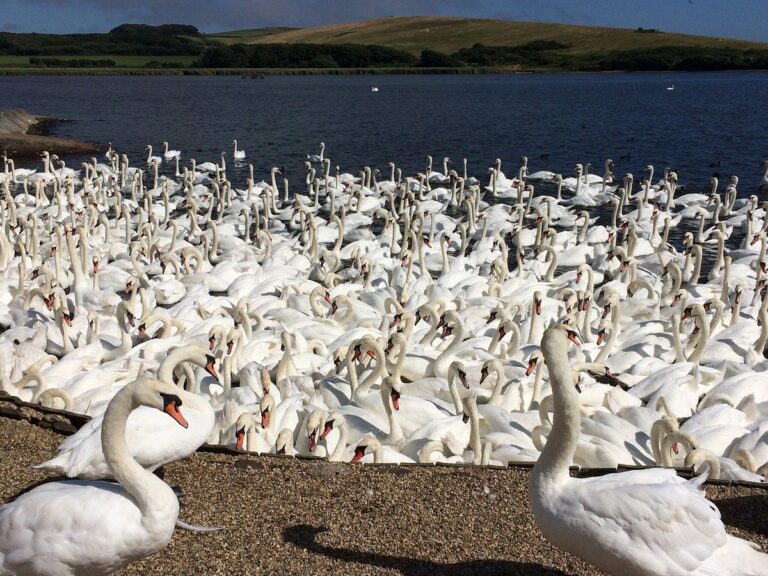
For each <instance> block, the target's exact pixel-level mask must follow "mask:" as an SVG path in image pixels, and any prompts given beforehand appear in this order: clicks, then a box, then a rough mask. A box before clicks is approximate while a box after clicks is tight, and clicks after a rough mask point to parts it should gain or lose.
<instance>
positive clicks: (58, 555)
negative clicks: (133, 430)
mask: <svg viewBox="0 0 768 576" xmlns="http://www.w3.org/2000/svg"><path fill="white" fill-rule="evenodd" d="M176 393H177V389H176V387H175V386H173V385H171V384H166V383H165V382H161V381H159V380H152V379H140V380H136V381H134V382H132V383H131V384H129V385H127V386H125V387H124V388H123V389H122V390H121V391H120V392H118V393H117V394H116V395H115V397H114V398H113V399H112V401H111V402H110V404H109V407H108V408H107V411H106V415H105V418H104V426H103V428H102V443H103V446H104V453H105V458H106V460H107V462H108V464H109V467H110V470H111V471H112V474H113V475H114V477H115V478H116V479H117V480H118V482H120V486H116V485H115V484H112V483H110V482H81V481H68V482H50V483H47V484H43V485H41V486H38V487H37V488H35V489H33V490H31V491H29V492H27V493H26V494H23V495H22V496H20V497H19V498H18V499H16V500H15V501H13V502H11V503H10V504H6V505H5V506H3V507H2V508H0V573H2V574H35V575H40V576H47V575H50V576H61V575H64V574H73V575H74V574H88V575H100V574H112V573H113V572H115V571H116V570H118V569H120V568H122V567H123V566H126V565H127V564H129V563H130V562H133V561H134V560H138V559H139V558H143V557H144V556H148V555H150V554H154V553H156V552H159V551H160V550H162V549H163V548H165V547H166V546H167V545H168V542H170V540H171V536H172V535H173V530H174V528H175V526H176V519H177V518H178V515H179V501H178V499H177V498H176V495H175V494H174V492H173V490H172V489H171V487H170V486H168V485H167V484H166V483H165V482H163V481H162V480H161V479H160V478H158V477H157V476H155V475H154V474H152V473H151V472H148V471H147V470H144V468H142V467H141V466H140V465H139V463H138V462H136V461H135V460H134V459H133V458H132V457H131V455H130V453H129V452H128V447H127V445H126V443H125V429H126V424H127V422H128V416H129V415H130V413H131V412H132V411H133V410H134V409H135V408H138V407H139V406H146V407H149V408H154V409H156V410H160V411H162V412H165V413H166V414H168V415H169V416H171V417H172V418H173V419H174V420H175V421H176V422H177V423H178V424H179V425H181V426H183V427H186V426H187V422H186V420H185V419H184V416H182V415H181V412H179V407H180V406H181V404H182V401H181V399H180V398H179V397H178V396H177V395H176ZM158 441H162V438H158Z"/></svg>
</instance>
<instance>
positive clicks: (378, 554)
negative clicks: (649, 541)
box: [0, 416, 768, 576]
mask: <svg viewBox="0 0 768 576" xmlns="http://www.w3.org/2000/svg"><path fill="white" fill-rule="evenodd" d="M62 439H63V436H61V435H60V434H58V433H56V432H54V431H53V430H49V429H44V428H42V427H40V426H39V425H35V424H31V423H30V422H28V421H26V420H14V419H9V418H5V417H2V416H0V477H2V478H3V481H2V482H0V502H6V501H7V500H9V499H10V498H12V497H13V496H14V495H16V494H18V493H19V492H20V491H21V490H23V489H25V488H26V487H29V486H30V485H33V484H34V483H35V482H40V481H42V480H44V479H46V478H49V477H50V476H51V475H50V474H48V473H45V472H41V471H38V470H34V469H32V468H31V465H32V464H35V463H37V462H41V461H43V460H45V459H46V458H48V457H50V456H52V455H53V454H54V452H55V448H56V447H57V446H58V444H59V443H60V442H61V440H62ZM528 474H529V471H528V470H527V469H524V468H509V469H485V468H477V469H472V468H463V467H462V468H451V467H442V466H438V467H393V466H372V465H352V464H334V463H329V462H324V461H316V460H297V459H293V458H278V457H269V456H255V455H241V456H235V455H230V454H225V453H217V452H198V453H196V454H195V455H194V456H193V457H191V458H188V459H186V460H184V461H181V462H177V463H174V464H172V465H170V466H168V467H166V468H165V470H164V478H165V480H166V481H167V482H168V483H170V484H172V485H178V486H180V487H181V489H182V490H183V492H184V496H183V497H182V502H183V506H184V509H183V510H182V512H181V518H182V519H183V520H184V521H186V522H189V523H192V524H199V525H207V526H223V527H225V529H224V530H222V531H220V532H214V533H208V534H195V533H191V532H188V531H184V530H179V529H177V530H176V533H175V535H174V537H173V540H172V541H171V544H170V545H169V547H168V548H167V549H166V550H165V551H163V552H161V553H159V554H157V555H155V556H152V557H149V558H145V559H144V560H143V561H141V562H136V563H134V564H132V565H131V566H129V567H128V568H126V569H124V570H122V571H121V572H119V574H122V575H129V574H130V575H145V574H147V575H148V574H162V575H186V574H189V575H196V576H197V575H201V574H203V575H210V574H222V575H224V574H226V575H242V574H275V575H285V574H296V575H302V576H311V575H318V576H329V575H337V574H338V575H345V576H347V575H358V574H359V575H368V574H376V575H379V574H383V575H386V574H402V575H405V576H422V575H424V576H427V575H429V576H442V575H445V576H459V575H462V576H464V575H466V576H474V575H489V576H495V575H502V574H504V575H557V574H567V575H573V576H576V575H596V574H601V572H599V571H597V570H595V569H594V568H591V567H590V566H589V565H587V564H585V563H584V562H582V561H581V560H578V559H576V558H574V557H573V556H570V555H568V554H566V553H564V552H560V551H559V550H558V549H556V548H555V547H553V546H551V545H549V544H548V543H547V542H546V541H544V539H543V537H542V536H541V535H540V534H539V532H538V530H537V529H536V527H535V525H534V522H533V517H532V515H531V511H530V508H529V506H528V499H527V496H526V485H527V478H528ZM707 493H708V495H709V497H710V498H712V499H713V500H714V501H715V503H716V504H717V505H718V507H719V508H720V510H721V512H722V515H723V519H724V521H725V522H726V524H727V526H728V527H729V531H730V532H731V533H733V534H736V535H738V536H740V537H742V538H746V539H749V540H751V541H754V542H757V543H758V544H760V545H761V546H762V547H763V549H768V489H765V488H762V487H737V486H725V485H708V486H707Z"/></svg>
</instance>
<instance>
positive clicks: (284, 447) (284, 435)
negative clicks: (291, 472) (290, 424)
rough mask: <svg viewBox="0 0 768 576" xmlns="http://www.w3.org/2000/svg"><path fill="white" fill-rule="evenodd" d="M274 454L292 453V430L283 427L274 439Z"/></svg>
mask: <svg viewBox="0 0 768 576" xmlns="http://www.w3.org/2000/svg"><path fill="white" fill-rule="evenodd" d="M275 454H293V430H291V429H290V428H283V429H282V430H280V434H278V435H277V440H276V441H275Z"/></svg>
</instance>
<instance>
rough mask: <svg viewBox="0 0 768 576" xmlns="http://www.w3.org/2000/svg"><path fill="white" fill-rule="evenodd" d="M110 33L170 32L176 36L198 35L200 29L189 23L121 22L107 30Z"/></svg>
mask: <svg viewBox="0 0 768 576" xmlns="http://www.w3.org/2000/svg"><path fill="white" fill-rule="evenodd" d="M109 33H110V34H137V33H138V34H154V33H159V34H172V35H178V36H199V35H200V31H199V30H198V29H197V28H195V27H194V26H190V25H189V24H161V25H160V26H149V25H148V24H121V25H120V26H116V27H115V28H112V30H110V31H109Z"/></svg>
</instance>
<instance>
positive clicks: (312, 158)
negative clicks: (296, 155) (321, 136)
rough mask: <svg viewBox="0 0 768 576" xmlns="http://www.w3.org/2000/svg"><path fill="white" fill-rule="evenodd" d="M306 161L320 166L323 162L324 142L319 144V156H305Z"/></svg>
mask: <svg viewBox="0 0 768 576" xmlns="http://www.w3.org/2000/svg"><path fill="white" fill-rule="evenodd" d="M307 160H309V161H310V162H312V163H313V164H321V163H323V162H324V161H325V142H320V154H319V155H318V154H312V155H309V154H307Z"/></svg>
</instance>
